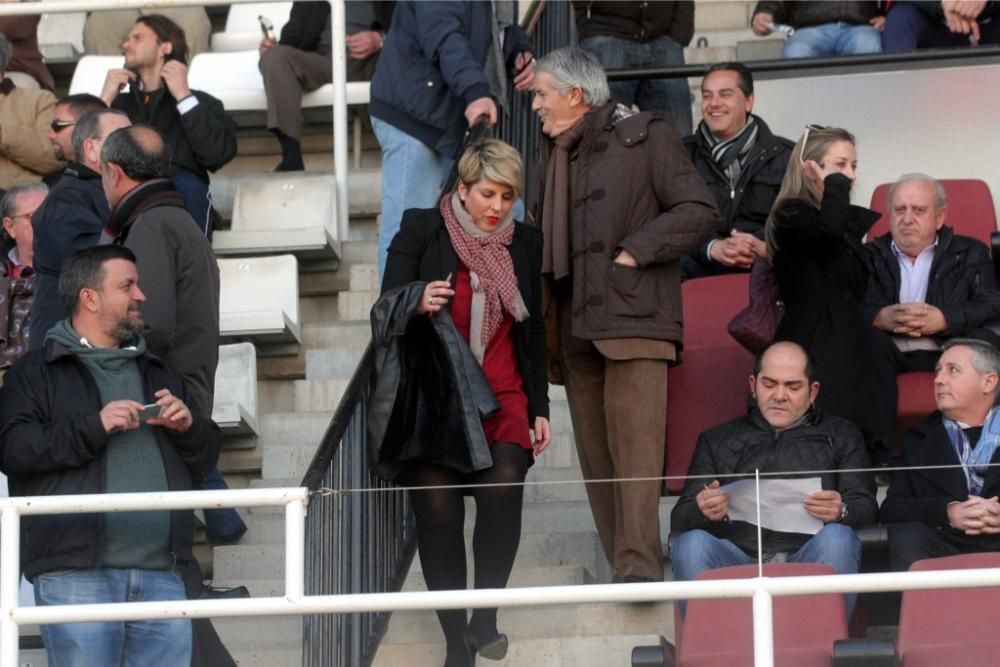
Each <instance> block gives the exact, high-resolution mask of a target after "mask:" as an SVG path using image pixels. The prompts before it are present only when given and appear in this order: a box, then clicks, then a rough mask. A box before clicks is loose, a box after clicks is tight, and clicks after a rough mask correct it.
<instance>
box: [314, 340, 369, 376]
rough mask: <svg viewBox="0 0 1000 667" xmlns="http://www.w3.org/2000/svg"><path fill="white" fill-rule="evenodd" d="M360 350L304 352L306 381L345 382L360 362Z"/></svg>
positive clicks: (334, 349) (361, 351)
mask: <svg viewBox="0 0 1000 667" xmlns="http://www.w3.org/2000/svg"><path fill="white" fill-rule="evenodd" d="M363 352H364V348H363V347H362V348H361V349H351V348H346V349H337V348H333V349H322V350H307V351H306V379H308V380H346V379H350V377H351V376H353V375H354V371H355V370H356V369H357V367H358V363H360V361H361V357H362V354H363Z"/></svg>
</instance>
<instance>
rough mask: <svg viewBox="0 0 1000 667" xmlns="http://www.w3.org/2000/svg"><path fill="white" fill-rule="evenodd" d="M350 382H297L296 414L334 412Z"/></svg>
mask: <svg viewBox="0 0 1000 667" xmlns="http://www.w3.org/2000/svg"><path fill="white" fill-rule="evenodd" d="M349 382H350V380H348V379H346V378H335V379H329V380H297V381H296V382H295V403H294V409H295V412H331V413H332V412H334V411H335V410H336V409H337V406H338V405H339V404H340V399H341V398H342V397H343V396H344V392H345V391H346V390H347V385H348V383H349Z"/></svg>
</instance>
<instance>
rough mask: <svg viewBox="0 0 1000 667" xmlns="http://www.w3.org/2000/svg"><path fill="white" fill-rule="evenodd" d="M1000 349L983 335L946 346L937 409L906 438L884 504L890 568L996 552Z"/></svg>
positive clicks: (999, 536)
mask: <svg viewBox="0 0 1000 667" xmlns="http://www.w3.org/2000/svg"><path fill="white" fill-rule="evenodd" d="M998 377H1000V353H998V352H997V349H996V348H995V347H993V346H992V345H989V344H987V343H984V342H983V341H980V340H972V339H969V338H956V339H953V340H951V341H949V342H947V343H945V345H944V352H943V353H942V354H941V359H940V361H939V362H938V368H937V370H936V374H935V377H934V395H935V399H936V401H937V408H938V409H937V411H936V412H934V413H932V414H931V415H930V416H928V417H927V418H926V419H925V420H923V421H922V422H920V423H919V424H917V426H915V427H914V428H912V429H910V430H909V431H907V432H906V435H904V436H903V443H902V457H901V458H900V462H899V465H900V468H899V469H898V470H895V471H893V473H892V479H891V481H890V483H889V491H888V493H887V494H886V498H885V500H884V501H883V502H882V512H881V518H882V523H885V524H887V525H888V529H889V559H890V562H891V564H892V568H893V569H894V570H903V571H905V570H908V569H909V568H910V565H912V564H913V563H914V562H915V561H918V560H921V559H924V558H939V557H941V556H954V555H957V554H962V553H976V552H984V551H1000V503H998V502H997V496H998V494H1000V467H998V466H997V463H998V461H997V456H996V452H997V444H998V442H1000V410H997V408H996V400H997V381H998Z"/></svg>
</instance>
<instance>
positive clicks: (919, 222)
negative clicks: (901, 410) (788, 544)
mask: <svg viewBox="0 0 1000 667" xmlns="http://www.w3.org/2000/svg"><path fill="white" fill-rule="evenodd" d="M888 210H889V234H886V235H884V236H881V237H879V238H877V239H875V240H874V241H871V242H869V243H868V244H867V245H866V246H865V249H866V250H867V251H868V259H869V262H870V267H871V270H870V272H869V282H868V291H867V294H866V296H865V311H866V316H867V317H868V318H869V319H870V321H871V322H872V324H873V326H874V327H875V328H876V329H878V330H879V332H881V333H879V332H876V334H877V335H876V336H874V337H873V342H874V344H875V350H874V352H875V355H874V360H875V366H874V368H873V372H874V373H876V374H878V376H879V377H880V378H882V379H883V381H882V382H881V384H880V385H879V386H884V387H885V388H886V389H887V390H889V388H890V387H891V390H889V391H890V393H888V394H886V395H884V396H881V397H880V399H882V400H884V401H885V405H884V408H883V412H884V414H885V417H884V418H885V420H886V428H887V430H885V431H884V432H886V433H891V432H892V424H893V422H894V420H895V414H896V401H897V395H896V382H895V377H896V374H897V373H905V372H910V371H931V370H934V365H935V364H936V363H937V360H938V357H939V356H940V355H941V343H943V342H944V341H946V340H948V339H949V338H955V337H959V336H960V337H963V338H977V339H980V340H984V341H986V342H988V343H991V344H993V345H1000V337H998V336H997V335H996V334H995V333H994V332H993V331H992V330H991V329H990V325H994V326H995V325H997V324H1000V288H998V287H997V281H996V276H995V275H994V271H993V261H992V259H991V258H990V251H989V249H988V248H987V247H986V246H985V245H984V244H983V243H981V242H980V241H978V240H976V239H973V238H969V237H968V236H961V235H959V234H955V232H954V230H953V229H952V228H951V227H946V226H945V221H946V220H947V216H948V199H947V195H946V193H945V190H944V187H943V186H942V185H941V184H940V183H938V182H937V181H936V180H934V179H933V178H931V177H930V176H927V175H925V174H906V175H904V176H902V177H900V179H899V180H898V181H896V183H895V184H894V185H893V186H892V188H891V189H890V190H889V205H888Z"/></svg>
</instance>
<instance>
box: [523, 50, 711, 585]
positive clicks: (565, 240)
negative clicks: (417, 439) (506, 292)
mask: <svg viewBox="0 0 1000 667" xmlns="http://www.w3.org/2000/svg"><path fill="white" fill-rule="evenodd" d="M536 72H537V74H536V78H535V82H534V91H535V99H534V102H533V104H532V109H534V110H535V111H536V112H537V113H538V116H539V119H540V120H541V122H542V132H543V133H544V134H546V135H547V136H548V138H549V141H546V142H545V143H544V145H543V148H542V163H541V168H540V169H539V174H538V178H537V179H536V183H535V187H533V188H532V190H531V194H532V196H533V198H534V201H533V202H531V203H530V204H529V207H528V211H529V213H528V218H529V220H530V221H533V223H534V224H536V225H539V226H541V228H542V230H543V231H544V233H545V248H544V254H543V260H542V272H543V274H544V275H545V278H546V285H547V288H548V292H549V296H550V297H551V298H549V299H548V300H547V305H546V306H545V307H546V319H547V320H548V322H549V323H550V326H549V328H548V331H549V334H550V346H549V355H550V358H549V379H550V381H551V382H555V383H565V385H566V394H567V397H568V400H569V406H570V414H571V417H572V419H573V433H574V435H575V437H576V445H577V451H578V452H579V455H580V465H581V467H582V469H583V476H584V478H585V479H587V480H591V479H609V478H637V477H659V476H660V475H661V474H662V473H663V458H664V432H665V427H666V421H667V416H666V409H667V368H668V366H669V365H670V364H672V363H675V362H676V361H678V359H679V355H678V351H679V349H680V345H681V333H682V332H681V302H680V263H679V259H680V257H681V256H682V255H684V254H685V253H687V252H691V251H692V250H694V249H695V248H697V247H698V246H699V245H700V244H701V243H703V242H704V241H705V240H706V239H707V238H708V237H709V235H711V233H712V231H713V230H714V229H715V227H716V225H717V224H718V222H719V213H718V211H717V210H716V207H715V203H714V201H713V199H712V195H711V193H710V192H709V191H708V188H707V187H706V186H705V182H704V181H703V180H702V179H701V177H700V176H699V175H698V173H697V172H696V171H695V170H694V167H692V166H691V162H690V161H689V160H688V158H687V156H686V154H685V152H684V148H683V146H682V145H681V141H680V138H679V137H678V136H677V134H676V132H674V130H673V129H672V128H671V127H670V126H669V125H668V124H667V123H666V122H664V121H663V119H662V118H661V117H659V116H655V115H652V114H650V113H648V112H640V113H633V112H632V111H631V110H629V109H627V108H625V107H624V106H619V105H616V104H615V103H613V102H611V101H609V100H610V95H609V92H608V83H607V77H606V76H605V74H604V70H603V69H602V68H601V66H600V64H599V63H598V62H597V60H596V58H595V57H594V56H592V55H590V54H588V53H586V52H585V51H582V50H580V49H572V48H567V49H559V50H557V51H553V52H552V53H550V54H548V55H547V56H545V58H543V59H541V60H540V61H538V63H537V64H536ZM570 230H572V233H571V231H570ZM587 494H588V497H589V498H590V506H591V510H592V511H593V513H594V521H595V523H596V524H597V531H598V533H599V534H600V537H601V543H602V545H603V547H604V553H605V555H606V556H607V558H608V560H609V561H610V562H611V563H612V564H613V566H614V573H615V579H616V580H618V581H650V580H661V579H662V578H663V553H662V547H661V544H660V527H659V519H658V505H659V496H660V483H659V482H658V481H656V480H650V481H642V482H626V483H621V484H609V483H594V484H588V485H587Z"/></svg>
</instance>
